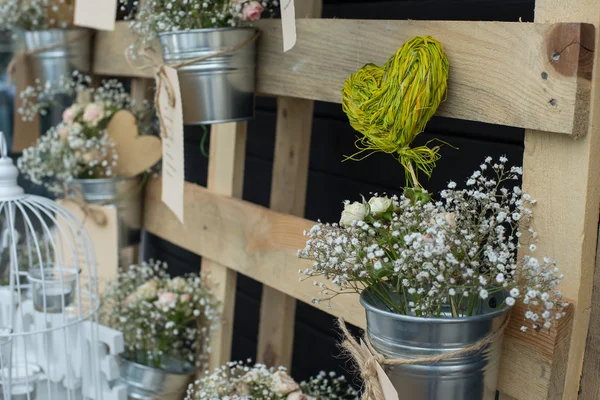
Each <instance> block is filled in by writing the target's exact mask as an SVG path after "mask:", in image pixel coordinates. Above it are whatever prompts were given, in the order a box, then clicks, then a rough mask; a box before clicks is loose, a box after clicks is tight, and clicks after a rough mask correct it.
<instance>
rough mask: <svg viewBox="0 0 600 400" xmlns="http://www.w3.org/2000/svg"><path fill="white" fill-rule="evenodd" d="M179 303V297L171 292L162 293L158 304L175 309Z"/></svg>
mask: <svg viewBox="0 0 600 400" xmlns="http://www.w3.org/2000/svg"><path fill="white" fill-rule="evenodd" d="M176 303H177V295H176V294H174V293H171V292H165V293H162V294H161V295H160V296H158V304H159V305H162V306H165V307H174V306H175V304H176Z"/></svg>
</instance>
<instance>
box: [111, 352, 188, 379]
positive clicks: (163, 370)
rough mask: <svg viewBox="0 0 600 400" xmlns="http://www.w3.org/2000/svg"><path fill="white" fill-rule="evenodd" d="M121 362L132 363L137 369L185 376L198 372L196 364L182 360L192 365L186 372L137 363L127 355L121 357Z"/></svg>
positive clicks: (185, 363)
mask: <svg viewBox="0 0 600 400" xmlns="http://www.w3.org/2000/svg"><path fill="white" fill-rule="evenodd" d="M121 362H122V363H123V364H128V365H132V366H134V367H135V368H137V369H141V370H145V371H156V372H158V373H159V374H162V375H177V376H181V377H184V376H189V375H192V374H194V373H195V372H196V368H194V366H193V365H192V364H191V363H189V362H187V361H182V362H183V363H184V365H185V366H189V367H190V369H189V370H188V371H186V372H175V371H170V370H168V369H164V368H153V367H149V366H147V365H144V364H140V363H137V362H135V361H131V360H128V359H126V358H125V357H122V358H121Z"/></svg>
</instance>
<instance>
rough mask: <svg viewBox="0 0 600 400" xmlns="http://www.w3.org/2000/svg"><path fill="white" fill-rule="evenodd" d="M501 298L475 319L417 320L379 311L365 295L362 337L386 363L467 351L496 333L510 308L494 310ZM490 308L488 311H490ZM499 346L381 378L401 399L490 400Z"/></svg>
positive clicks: (378, 304)
mask: <svg viewBox="0 0 600 400" xmlns="http://www.w3.org/2000/svg"><path fill="white" fill-rule="evenodd" d="M505 296H506V295H505V294H504V293H499V294H497V295H496V296H495V297H492V298H490V299H489V300H490V301H489V302H487V303H486V304H485V305H483V306H482V309H481V315H478V316H475V317H467V318H421V317H417V316H411V315H400V314H396V313H392V312H389V311H384V309H385V307H384V305H383V303H382V302H381V301H380V300H378V299H377V298H376V297H375V296H373V295H372V294H371V293H370V292H369V291H368V290H366V291H364V292H363V293H362V294H361V300H360V301H361V304H362V305H363V307H365V309H366V312H367V334H368V337H369V340H370V341H371V343H372V344H373V347H374V348H375V349H376V350H377V351H378V352H380V353H381V354H383V355H384V356H385V357H386V358H391V359H394V358H420V357H428V356H434V355H438V354H442V353H446V352H451V351H455V350H460V349H461V348H465V347H468V346H470V345H473V344H475V343H477V342H478V341H480V340H481V339H483V338H485V337H486V336H488V335H490V334H492V333H494V332H496V331H497V330H498V329H499V328H500V327H501V326H502V325H503V323H504V321H505V320H506V318H508V315H509V311H510V308H508V307H504V308H503V309H497V308H494V307H492V306H491V305H494V304H497V305H500V304H502V302H503V300H504V297H505ZM490 304H491V305H490ZM501 351H502V340H501V339H500V340H497V341H495V342H493V343H491V344H489V345H487V346H486V347H484V348H483V349H482V350H481V351H479V352H477V353H475V354H466V355H464V356H458V357H454V358H450V359H448V360H443V361H440V362H437V363H434V364H416V365H397V366H393V367H388V368H387V369H386V373H387V375H388V376H389V378H390V380H391V382H392V384H393V385H394V387H395V388H396V390H397V391H398V393H400V394H401V398H406V399H411V400H449V399H452V400H494V399H495V398H496V384H497V380H498V368H499V365H500V356H501Z"/></svg>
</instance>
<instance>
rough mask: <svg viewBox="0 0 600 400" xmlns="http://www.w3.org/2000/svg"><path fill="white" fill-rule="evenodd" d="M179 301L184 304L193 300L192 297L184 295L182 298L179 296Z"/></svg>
mask: <svg viewBox="0 0 600 400" xmlns="http://www.w3.org/2000/svg"><path fill="white" fill-rule="evenodd" d="M179 299H180V300H181V301H182V302H183V303H189V302H190V300H191V299H192V296H190V295H189V294H188V293H184V294H182V295H181V296H179Z"/></svg>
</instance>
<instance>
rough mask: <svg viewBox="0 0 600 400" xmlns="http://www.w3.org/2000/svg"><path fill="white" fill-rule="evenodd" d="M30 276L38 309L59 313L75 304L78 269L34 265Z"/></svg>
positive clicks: (35, 306)
mask: <svg viewBox="0 0 600 400" xmlns="http://www.w3.org/2000/svg"><path fill="white" fill-rule="evenodd" d="M28 278H29V281H30V282H31V292H32V297H33V307H34V308H35V310H36V311H40V312H47V313H52V314H57V313H62V312H63V310H64V309H65V308H67V307H68V306H70V305H71V304H73V301H74V299H75V284H76V281H77V271H76V270H74V269H64V268H50V267H46V268H35V267H34V268H32V269H31V271H29V274H28Z"/></svg>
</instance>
